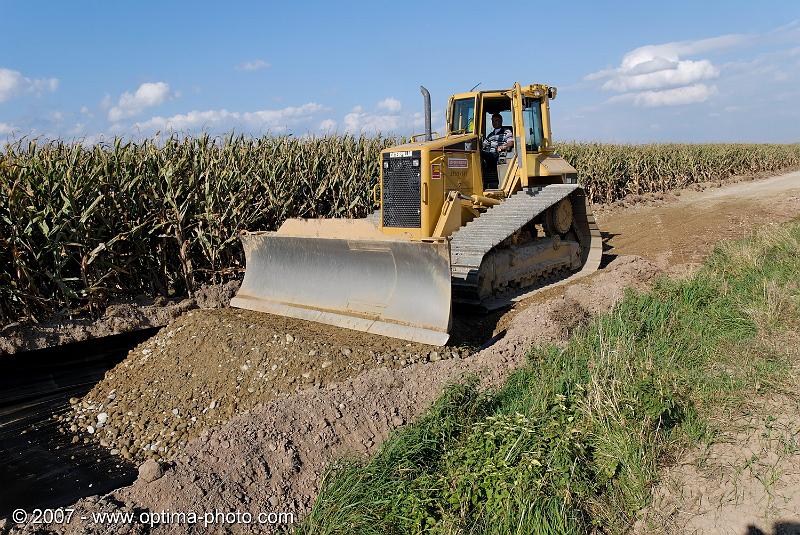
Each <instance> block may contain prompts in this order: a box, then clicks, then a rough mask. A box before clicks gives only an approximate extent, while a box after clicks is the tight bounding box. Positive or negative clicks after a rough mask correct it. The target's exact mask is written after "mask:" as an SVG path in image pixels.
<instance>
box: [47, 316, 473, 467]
mask: <svg viewBox="0 0 800 535" xmlns="http://www.w3.org/2000/svg"><path fill="white" fill-rule="evenodd" d="M468 355H469V350H468V349H464V348H457V347H448V348H437V347H432V346H425V345H422V344H416V343H410V342H399V341H398V340H395V339H391V338H385V337H382V336H374V335H369V334H366V333H361V332H357V331H350V330H347V329H338V328H336V327H332V326H329V325H321V324H317V323H306V322H302V321H298V320H294V319H292V318H284V317H280V316H273V315H270V314H262V313H258V312H251V311H247V310H239V309H230V308H226V309H220V310H195V311H190V312H187V313H186V314H184V315H183V316H181V317H180V318H178V319H176V320H174V321H173V322H171V323H170V324H169V325H168V326H167V327H165V328H164V329H162V330H161V331H160V332H159V333H158V334H157V335H156V336H154V337H152V338H151V339H149V340H148V341H146V342H145V343H143V344H141V345H140V346H139V347H137V348H135V349H134V350H133V351H132V352H131V353H130V355H129V356H128V358H127V359H126V360H125V361H123V362H122V363H120V364H119V365H118V366H116V367H115V368H114V369H113V370H111V371H109V372H108V373H107V374H106V377H105V379H104V380H103V381H101V382H100V383H98V384H97V385H96V386H95V387H94V388H93V389H92V390H91V392H89V393H88V394H87V395H86V396H84V398H83V399H82V400H77V399H73V400H71V401H73V402H74V403H73V406H72V407H73V410H72V412H71V413H68V414H66V415H64V416H63V417H62V422H63V423H64V430H66V431H67V432H70V433H74V436H73V441H78V440H88V438H89V437H93V438H94V439H95V440H97V441H99V442H100V444H101V445H103V446H106V447H109V448H111V449H112V452H114V453H118V454H119V455H121V456H123V457H125V458H127V459H130V458H134V459H136V460H139V461H142V460H144V459H145V458H148V457H154V458H156V459H161V458H170V457H171V456H172V454H173V452H174V451H175V447H176V446H180V445H183V444H186V442H187V441H188V440H189V439H191V438H194V437H196V436H197V435H198V434H200V433H201V432H202V431H203V430H205V429H208V428H210V427H213V426H216V425H219V424H221V423H223V422H225V421H227V420H229V419H230V418H231V417H232V416H234V415H235V414H238V413H241V412H243V411H246V410H249V409H251V408H253V407H255V406H256V405H258V404H259V403H264V402H268V401H270V400H273V399H275V398H277V397H286V396H288V395H290V394H292V393H295V392H298V391H299V390H301V389H302V388H305V387H308V386H314V387H321V386H326V385H329V384H331V383H336V382H339V381H341V380H343V379H345V378H347V377H351V376H354V375H358V374H359V373H361V372H363V371H364V370H367V369H370V368H374V367H377V366H385V367H387V368H390V369H397V368H402V367H405V366H410V365H411V364H414V363H419V362H426V361H433V362H435V361H437V360H442V359H447V358H461V357H462V356H463V357H466V356H468Z"/></svg>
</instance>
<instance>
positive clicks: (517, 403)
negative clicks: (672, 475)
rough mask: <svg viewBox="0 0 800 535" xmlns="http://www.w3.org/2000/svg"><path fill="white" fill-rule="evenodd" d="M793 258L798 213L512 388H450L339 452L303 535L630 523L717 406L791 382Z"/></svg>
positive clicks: (798, 268)
mask: <svg viewBox="0 0 800 535" xmlns="http://www.w3.org/2000/svg"><path fill="white" fill-rule="evenodd" d="M798 259H800V222H797V221H795V222H794V223H792V224H790V225H786V226H783V227H777V226H774V227H770V228H768V229H765V230H763V231H761V232H759V233H758V234H756V235H754V236H753V237H752V238H750V239H748V240H744V241H740V242H733V243H724V244H721V245H720V246H718V247H717V249H716V250H715V252H714V253H713V254H712V255H711V257H710V258H709V259H708V260H707V262H706V263H705V265H704V266H703V267H702V268H701V269H700V270H699V271H698V272H697V273H695V274H694V275H693V276H691V277H690V278H687V279H684V280H669V279H667V278H662V279H660V280H659V281H657V283H656V284H655V286H654V288H653V289H652V290H651V291H649V292H646V293H642V294H637V293H633V292H628V293H627V294H626V295H625V297H624V298H623V300H622V301H621V302H620V303H618V305H617V306H616V307H615V308H614V309H613V310H612V311H611V312H609V313H607V314H605V315H603V316H601V317H598V318H597V319H595V320H594V321H593V322H592V323H591V324H590V325H589V326H588V327H586V328H585V329H584V330H582V331H581V332H579V333H578V334H577V335H575V336H573V337H572V339H571V340H570V341H569V343H568V344H567V345H566V347H564V348H562V349H558V348H555V347H537V348H533V349H532V350H531V352H530V358H529V362H528V364H527V365H526V366H524V367H523V368H521V369H519V370H518V371H516V372H515V373H514V374H513V375H511V376H510V378H509V379H508V380H507V382H506V383H505V385H504V386H503V387H502V388H500V389H498V390H496V391H488V392H481V391H479V389H478V388H477V382H476V381H472V382H468V383H466V384H459V385H454V386H451V387H450V388H449V389H448V390H447V391H446V392H445V393H444V394H443V396H442V397H441V398H440V399H439V400H438V401H437V402H436V404H435V405H434V406H433V408H431V409H430V410H429V411H428V412H427V413H426V414H425V415H424V416H423V417H422V418H420V419H419V421H417V422H416V423H414V424H412V425H409V426H407V427H405V428H404V429H402V430H400V431H398V432H396V433H395V434H394V435H393V436H392V437H391V438H390V439H389V440H388V441H387V442H386V443H385V444H384V445H383V446H382V447H381V449H380V450H379V452H378V453H377V454H376V455H375V456H374V457H373V458H371V459H369V460H366V461H359V460H353V459H351V460H345V461H342V462H340V463H338V464H337V465H336V467H335V468H333V469H332V470H331V471H330V472H329V473H328V474H327V475H326V476H325V479H324V480H323V482H322V486H321V491H320V494H319V496H318V498H317V501H316V503H315V505H314V507H313V509H312V511H311V512H310V514H309V515H308V516H307V518H306V519H305V520H304V522H303V523H302V524H301V525H300V526H299V527H298V528H297V532H298V533H309V534H310V533H314V534H334V533H364V534H371V533H375V534H377V533H382V534H383V533H389V534H392V533H397V534H401V533H402V534H405V533H520V534H522V533H526V534H527V533H542V534H546V533H576V534H577V533H587V532H590V531H599V532H611V533H622V532H625V531H626V530H627V529H629V527H630V526H631V523H632V521H633V520H634V518H635V515H636V513H637V511H639V510H640V509H641V508H642V507H644V506H645V505H647V503H648V501H649V498H650V489H651V487H652V485H653V483H654V482H655V481H656V478H657V471H658V467H659V465H661V464H663V463H665V462H668V461H669V459H670V458H671V456H672V455H674V454H676V453H677V452H678V451H679V450H680V448H682V447H686V446H689V445H691V444H695V443H697V442H698V441H701V440H710V439H711V438H710V437H712V436H713V430H714V426H715V425H718V424H717V423H715V420H714V419H713V415H714V414H715V413H718V412H719V411H721V410H722V409H724V408H730V407H732V406H736V405H739V404H742V403H745V401H746V400H747V398H748V396H752V395H754V394H758V393H759V392H761V393H763V392H764V391H765V389H767V390H769V391H780V390H781V389H785V388H786V386H787V384H788V383H787V381H789V377H788V376H789V371H790V370H791V367H790V362H788V360H787V359H788V357H787V354H786V353H785V352H783V351H782V350H781V345H780V343H779V341H780V340H781V339H783V337H784V336H785V335H788V334H789V333H791V332H796V328H797V325H798V324H800V288H798V284H797V281H798V280H799V279H800V260H798Z"/></svg>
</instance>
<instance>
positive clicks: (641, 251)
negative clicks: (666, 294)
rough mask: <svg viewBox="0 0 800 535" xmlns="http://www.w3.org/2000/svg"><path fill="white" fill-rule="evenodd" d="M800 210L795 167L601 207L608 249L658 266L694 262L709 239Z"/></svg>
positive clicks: (731, 235)
mask: <svg viewBox="0 0 800 535" xmlns="http://www.w3.org/2000/svg"><path fill="white" fill-rule="evenodd" d="M798 215H800V171H797V172H794V173H789V174H786V175H781V176H776V177H772V178H767V179H763V180H754V181H745V182H739V183H737V184H733V185H730V186H724V187H721V188H711V189H707V190H704V191H700V192H697V191H691V190H687V191H683V192H681V193H680V195H678V196H675V197H673V198H672V200H667V201H660V202H658V204H656V205H655V206H653V205H645V204H642V205H634V206H632V207H630V208H622V209H610V210H605V211H603V210H601V211H600V212H599V213H598V217H597V219H598V223H599V225H600V229H601V230H602V231H603V233H604V234H605V235H606V236H607V240H606V244H607V246H609V247H610V250H609V251H608V252H609V253H612V254H616V255H624V254H634V255H639V256H643V257H645V258H647V259H649V260H650V261H652V262H654V263H655V264H656V265H658V266H660V267H661V268H664V269H666V268H669V267H673V266H679V265H681V264H690V265H691V264H697V263H700V262H701V261H702V259H703V258H704V257H705V256H706V255H707V254H708V253H709V252H710V251H711V249H712V248H713V246H714V244H715V243H717V242H719V241H721V240H726V239H732V238H739V237H743V236H746V235H747V234H748V233H749V232H750V231H751V229H753V228H755V227H758V226H762V225H766V224H769V223H777V222H783V221H787V220H789V219H792V218H794V217H798Z"/></svg>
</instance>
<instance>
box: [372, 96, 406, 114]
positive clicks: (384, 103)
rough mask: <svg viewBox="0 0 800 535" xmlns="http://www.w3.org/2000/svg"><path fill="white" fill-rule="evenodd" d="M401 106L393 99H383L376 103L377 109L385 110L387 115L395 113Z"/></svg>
mask: <svg viewBox="0 0 800 535" xmlns="http://www.w3.org/2000/svg"><path fill="white" fill-rule="evenodd" d="M402 107H403V105H402V104H401V103H400V101H399V100H397V99H396V98H394V97H386V98H385V99H383V100H381V101H380V102H378V108H379V109H381V110H386V111H388V112H389V113H397V112H399V111H400V108H402Z"/></svg>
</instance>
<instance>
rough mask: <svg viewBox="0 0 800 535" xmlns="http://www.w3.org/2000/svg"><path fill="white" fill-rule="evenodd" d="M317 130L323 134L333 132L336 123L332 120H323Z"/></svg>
mask: <svg viewBox="0 0 800 535" xmlns="http://www.w3.org/2000/svg"><path fill="white" fill-rule="evenodd" d="M319 129H320V130H322V131H323V132H333V131H334V130H336V121H334V120H333V119H325V120H324V121H322V122H321V123H319Z"/></svg>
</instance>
